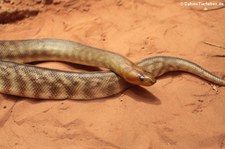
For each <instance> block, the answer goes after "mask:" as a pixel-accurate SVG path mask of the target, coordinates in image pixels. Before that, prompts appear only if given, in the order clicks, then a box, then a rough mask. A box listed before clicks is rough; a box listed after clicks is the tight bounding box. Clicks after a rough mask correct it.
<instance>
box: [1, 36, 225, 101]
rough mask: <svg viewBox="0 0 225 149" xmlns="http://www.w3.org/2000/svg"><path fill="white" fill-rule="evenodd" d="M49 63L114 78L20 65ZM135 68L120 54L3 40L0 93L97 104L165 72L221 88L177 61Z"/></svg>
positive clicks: (55, 42) (157, 60)
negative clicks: (186, 74)
mask: <svg viewBox="0 0 225 149" xmlns="http://www.w3.org/2000/svg"><path fill="white" fill-rule="evenodd" d="M49 60H51V61H67V62H72V63H80V64H85V65H92V66H103V67H107V68H109V69H110V70H112V71H113V72H115V73H113V72H112V71H104V72H100V71H97V72H85V73H84V72H80V73H74V72H67V71H61V70H54V69H47V68H40V67H36V66H33V65H29V64H23V63H29V62H33V61H49ZM136 64H137V65H136ZM136 64H134V63H132V62H131V61H129V60H127V59H126V58H125V57H123V56H121V55H118V54H115V53H112V52H108V51H104V50H100V49H97V48H93V47H89V46H84V45H82V44H79V43H75V42H71V41H66V40H59V39H35V40H2V41H0V93H3V94H10V95H16V96H22V97H29V98H41V99H79V100H81V99H84V100H85V99H86V100H87V99H96V98H103V97H108V96H112V95H114V94H117V93H119V92H122V91H124V90H126V89H127V88H129V87H131V86H133V85H134V84H135V85H145V86H149V85H152V84H154V83H155V82H156V80H155V78H156V77H159V76H161V75H162V74H164V73H166V72H169V71H185V72H189V73H192V74H195V75H197V76H199V77H201V78H203V79H206V80H208V81H210V82H212V83H215V84H218V85H221V86H225V80H224V79H221V78H219V77H217V76H215V75H213V74H211V73H209V72H208V71H206V70H205V69H203V68H201V67H200V66H198V65H196V64H194V63H192V62H189V61H187V60H184V59H180V58H176V57H167V56H158V57H152V58H147V59H144V60H142V61H140V62H138V63H136ZM142 68H143V69H142Z"/></svg>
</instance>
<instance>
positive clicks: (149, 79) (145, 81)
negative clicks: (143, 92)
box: [138, 74, 156, 86]
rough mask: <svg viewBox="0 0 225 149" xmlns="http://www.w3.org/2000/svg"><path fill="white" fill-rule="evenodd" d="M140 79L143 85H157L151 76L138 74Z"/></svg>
mask: <svg viewBox="0 0 225 149" xmlns="http://www.w3.org/2000/svg"><path fill="white" fill-rule="evenodd" d="M138 78H139V80H140V82H141V85H144V86H151V85H153V84H155V83H156V79H155V78H154V77H153V76H151V75H150V74H145V75H144V74H138Z"/></svg>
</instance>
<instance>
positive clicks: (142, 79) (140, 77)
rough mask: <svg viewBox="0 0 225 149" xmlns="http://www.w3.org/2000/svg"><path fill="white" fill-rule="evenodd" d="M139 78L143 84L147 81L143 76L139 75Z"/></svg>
mask: <svg viewBox="0 0 225 149" xmlns="http://www.w3.org/2000/svg"><path fill="white" fill-rule="evenodd" d="M138 78H139V80H140V81H141V82H143V81H144V79H145V77H144V76H143V75H142V74H138Z"/></svg>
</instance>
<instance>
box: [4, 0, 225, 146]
mask: <svg viewBox="0 0 225 149" xmlns="http://www.w3.org/2000/svg"><path fill="white" fill-rule="evenodd" d="M220 2H223V1H220ZM224 4H225V2H224ZM184 5H185V4H184V3H183V5H181V3H180V1H178V0H169V1H168V0H162V1H160V2H157V1H153V0H130V1H129V0H107V1H106V0H105V1H104V0H64V1H60V0H58V1H53V0H45V1H41V0H28V1H24V2H23V1H22V0H21V1H20V0H14V1H13V0H11V1H10V0H0V22H1V24H0V40H3V39H4V40H6V39H8V40H9V39H17V40H18V39H34V38H61V39H68V40H72V41H77V42H81V43H84V44H87V45H91V46H94V47H98V48H102V49H107V50H109V51H114V52H117V53H120V54H122V55H124V56H127V57H128V58H129V59H131V60H132V61H136V60H140V59H143V58H146V57H150V56H155V55H169V56H177V57H181V58H185V59H188V60H191V61H193V62H196V63H198V64H199V65H201V66H203V67H205V68H207V70H210V71H211V72H213V73H214V74H216V75H218V76H225V69H224V66H225V21H224V20H225V15H224V14H225V9H223V8H220V6H184ZM40 65H41V66H43V67H54V68H55V67H57V68H59V69H66V70H68V69H73V68H71V67H70V66H68V65H66V64H63V63H56V62H54V63H53V62H48V63H42V64H40ZM224 107H225V88H224V87H218V86H215V85H212V84H210V83H208V82H206V81H203V80H201V79H199V78H197V77H195V76H192V75H189V74H185V73H170V74H169V75H166V76H165V77H162V78H160V79H159V80H158V82H157V83H156V84H155V85H153V86H151V87H147V88H140V87H134V88H132V89H129V90H127V91H125V92H124V93H122V94H120V95H117V96H114V97H111V98H105V99H100V100H92V101H74V100H61V101H54V100H34V99H26V98H16V97H11V96H4V95H1V97H0V148H1V149H40V148H42V149H53V148H54V149H72V148H73V149H74V148H77V149H83V148H84V149H86V148H88V149H95V148H104V149H112V148H121V149H165V148H173V149H180V148H183V149H190V148H193V149H219V148H220V149H224V148H225V108H224Z"/></svg>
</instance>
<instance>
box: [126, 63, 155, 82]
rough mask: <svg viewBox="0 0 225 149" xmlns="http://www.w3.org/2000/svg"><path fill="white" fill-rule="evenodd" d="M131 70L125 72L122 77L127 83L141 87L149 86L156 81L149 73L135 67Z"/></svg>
mask: <svg viewBox="0 0 225 149" xmlns="http://www.w3.org/2000/svg"><path fill="white" fill-rule="evenodd" d="M133 68H135V69H130V70H126V72H127V73H126V74H125V75H123V77H124V78H125V80H126V81H128V82H129V83H131V84H135V85H143V86H151V85H153V84H155V83H156V79H155V77H154V76H153V75H152V74H151V73H149V72H146V71H144V70H143V69H142V68H140V67H137V66H136V67H133Z"/></svg>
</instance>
